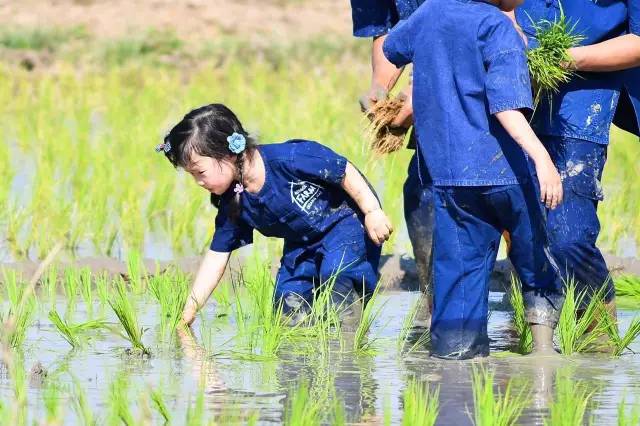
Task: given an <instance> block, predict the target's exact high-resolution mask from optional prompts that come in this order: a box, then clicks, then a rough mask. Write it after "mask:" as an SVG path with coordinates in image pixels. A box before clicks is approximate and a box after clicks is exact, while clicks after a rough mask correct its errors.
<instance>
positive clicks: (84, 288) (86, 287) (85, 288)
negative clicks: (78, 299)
mask: <svg viewBox="0 0 640 426" xmlns="http://www.w3.org/2000/svg"><path fill="white" fill-rule="evenodd" d="M80 294H81V295H82V300H83V301H84V305H85V307H86V309H87V312H88V314H89V316H90V317H91V315H92V314H93V288H92V282H91V270H90V269H89V268H82V269H81V270H80Z"/></svg>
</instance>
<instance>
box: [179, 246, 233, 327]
mask: <svg viewBox="0 0 640 426" xmlns="http://www.w3.org/2000/svg"><path fill="white" fill-rule="evenodd" d="M230 255H231V253H223V252H218V251H213V250H209V251H208V252H207V254H205V255H204V258H203V259H202V263H200V268H199V269H198V274H197V275H196V279H195V281H194V282H193V286H192V287H191V291H190V293H189V298H188V299H187V303H186V304H185V306H184V309H183V311H182V320H183V321H184V322H185V323H186V324H188V325H191V323H192V322H193V320H194V319H195V317H196V313H197V312H198V310H200V308H202V306H204V304H205V303H206V302H207V300H208V299H209V296H211V293H212V292H213V290H215V288H216V287H217V286H218V283H219V282H220V278H222V274H224V271H225V269H226V268H227V263H229V256H230Z"/></svg>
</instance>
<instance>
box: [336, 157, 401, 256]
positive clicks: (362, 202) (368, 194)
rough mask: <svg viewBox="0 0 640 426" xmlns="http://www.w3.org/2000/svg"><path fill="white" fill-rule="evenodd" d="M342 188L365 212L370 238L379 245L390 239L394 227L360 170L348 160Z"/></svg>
mask: <svg viewBox="0 0 640 426" xmlns="http://www.w3.org/2000/svg"><path fill="white" fill-rule="evenodd" d="M342 188H343V189H344V190H345V192H346V193H347V194H349V196H350V197H351V198H353V201H355V202H356V204H357V205H358V207H359V208H360V210H361V211H362V213H364V226H365V228H366V229H367V233H368V234H369V238H371V241H373V242H374V243H376V244H377V245H381V244H382V243H383V242H385V241H387V240H388V239H389V236H390V235H391V233H392V232H393V227H392V226H391V222H390V221H389V218H387V215H386V214H384V212H383V211H382V208H381V207H380V202H379V201H378V199H377V198H376V196H375V194H374V193H373V191H372V190H371V188H369V185H368V184H367V181H365V180H364V178H363V177H362V175H361V174H360V172H359V171H358V170H357V169H356V168H355V167H353V165H351V163H349V162H347V167H346V169H345V175H344V179H343V180H342Z"/></svg>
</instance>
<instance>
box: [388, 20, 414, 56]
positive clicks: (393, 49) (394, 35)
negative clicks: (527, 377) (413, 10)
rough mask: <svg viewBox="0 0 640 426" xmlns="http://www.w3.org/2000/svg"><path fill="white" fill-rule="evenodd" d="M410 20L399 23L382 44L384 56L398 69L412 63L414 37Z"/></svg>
mask: <svg viewBox="0 0 640 426" xmlns="http://www.w3.org/2000/svg"><path fill="white" fill-rule="evenodd" d="M413 16H415V14H414V15H413ZM413 16H412V18H413ZM412 18H409V19H405V20H403V21H400V22H399V23H398V24H397V25H396V26H395V27H393V29H392V30H391V31H390V32H389V35H387V38H386V39H385V40H384V43H383V44H382V51H383V52H384V56H386V57H387V59H388V60H389V62H391V63H392V64H394V65H395V66H396V67H398V68H400V67H402V66H404V65H407V64H408V63H410V62H412V61H413V46H414V44H415V43H414V37H415V35H414V34H413V31H412V26H413V25H412V23H413V19H412Z"/></svg>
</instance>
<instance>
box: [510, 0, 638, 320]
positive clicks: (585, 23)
mask: <svg viewBox="0 0 640 426" xmlns="http://www.w3.org/2000/svg"><path fill="white" fill-rule="evenodd" d="M561 8H562V11H563V12H564V14H565V16H566V17H567V19H568V20H569V21H570V22H571V23H572V24H575V32H576V33H578V34H581V35H582V36H584V37H585V39H584V40H583V41H582V42H581V46H579V47H576V48H573V49H571V50H570V51H569V53H570V55H571V57H572V58H573V64H572V66H573V67H575V69H576V71H577V72H578V76H576V77H575V78H573V79H572V80H571V81H570V82H569V83H567V84H565V85H563V86H562V87H560V91H559V92H558V93H556V94H553V95H552V96H551V98H550V99H544V98H543V100H542V103H541V105H540V106H539V107H538V109H537V111H536V114H535V115H534V119H533V127H534V130H535V131H536V133H537V134H538V135H539V136H540V137H541V139H542V140H543V142H544V144H545V146H546V147H547V149H548V150H549V152H550V153H551V156H552V158H553V160H554V162H555V164H556V166H557V167H558V169H559V170H560V171H561V174H562V176H563V185H564V189H565V198H564V203H563V205H562V206H560V208H558V209H556V210H555V211H552V212H550V213H549V216H548V232H549V238H550V242H551V250H552V252H553V254H554V256H555V257H556V259H557V261H558V263H559V266H560V268H561V270H562V271H563V273H565V274H566V276H567V277H568V278H574V279H575V281H576V283H577V286H578V289H579V290H581V291H582V290H586V291H587V292H588V293H592V292H594V291H597V290H599V289H600V288H601V287H602V286H603V285H606V294H605V297H606V301H607V302H608V305H609V307H610V311H611V313H612V314H613V315H615V301H614V288H613V283H612V282H611V280H610V279H609V271H608V269H607V265H606V263H605V260H604V258H603V256H602V253H601V252H600V250H599V249H598V247H597V246H596V241H597V239H598V234H599V232H600V222H599V221H598V216H597V214H596V210H597V207H598V203H599V202H600V201H602V200H603V193H602V190H601V187H600V178H601V176H602V172H603V168H604V165H605V161H606V158H607V145H608V144H609V131H610V128H611V124H612V123H614V124H617V125H618V126H620V127H621V128H623V129H625V130H627V131H630V132H633V133H635V134H636V135H640V131H639V126H638V123H639V122H640V68H638V67H639V66H640V0H607V1H590V0H563V1H562V5H560V3H559V1H558V0H525V2H524V4H523V6H522V7H520V8H518V9H517V10H516V12H515V14H516V18H517V21H518V23H519V24H520V26H521V27H522V29H523V30H524V32H525V33H526V35H527V36H528V37H529V46H530V47H535V46H536V44H537V43H536V40H535V30H534V28H533V25H532V21H533V22H537V21H539V20H541V19H546V20H550V21H553V20H554V19H556V18H558V17H559V16H560V13H561ZM588 301H589V298H588V297H587V298H585V303H588Z"/></svg>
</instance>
